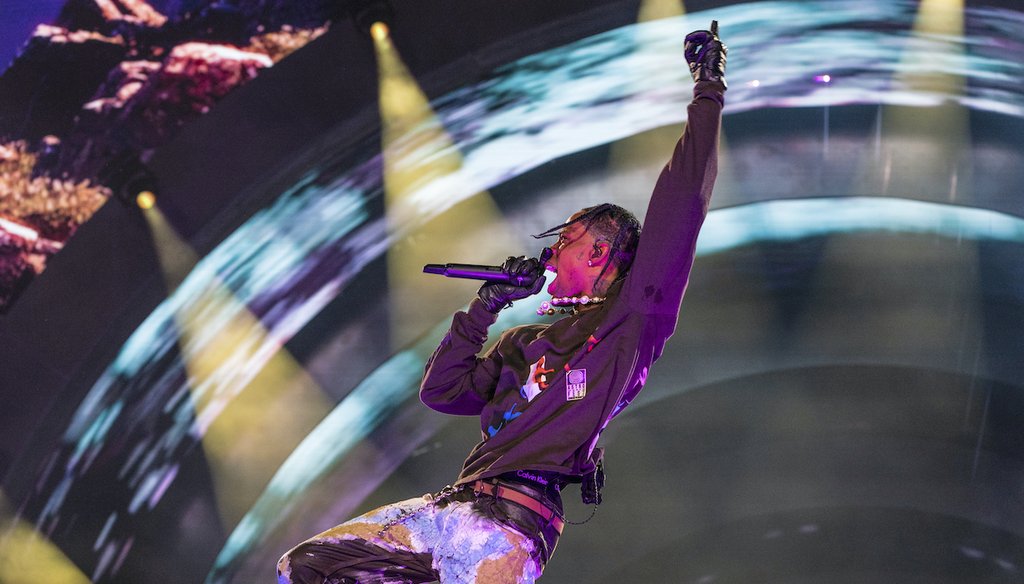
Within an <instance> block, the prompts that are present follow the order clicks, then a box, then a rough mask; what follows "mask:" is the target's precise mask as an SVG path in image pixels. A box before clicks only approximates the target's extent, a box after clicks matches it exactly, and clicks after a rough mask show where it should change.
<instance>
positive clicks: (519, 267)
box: [477, 256, 547, 314]
mask: <svg viewBox="0 0 1024 584" xmlns="http://www.w3.org/2000/svg"><path fill="white" fill-rule="evenodd" d="M501 269H502V270H503V271H505V272H506V273H508V274H512V275H515V276H529V275H536V280H534V281H533V283H532V284H530V285H529V286H516V285H514V284H498V283H496V282H487V283H486V284H484V285H483V286H481V287H480V290H479V291H478V292H477V296H479V297H480V300H482V301H483V303H484V307H486V308H487V310H488V311H490V312H493V313H495V314H497V313H498V311H500V310H501V309H502V308H505V307H507V306H512V301H513V300H519V299H520V298H526V297H527V296H533V295H534V294H536V293H537V292H540V289H541V288H543V287H544V281H545V280H547V278H546V277H545V276H544V264H542V263H541V262H540V260H538V259H536V258H529V259H527V258H525V257H523V256H519V257H517V258H514V257H511V256H509V258H508V259H507V260H505V263H504V264H502V265H501Z"/></svg>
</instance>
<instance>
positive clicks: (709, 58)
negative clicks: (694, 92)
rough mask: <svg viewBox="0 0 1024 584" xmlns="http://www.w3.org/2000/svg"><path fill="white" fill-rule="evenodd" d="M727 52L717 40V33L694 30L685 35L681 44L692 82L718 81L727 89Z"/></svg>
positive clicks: (727, 49)
mask: <svg viewBox="0 0 1024 584" xmlns="http://www.w3.org/2000/svg"><path fill="white" fill-rule="evenodd" d="M715 28H717V26H716V27H715ZM728 52H729V48H728V47H726V46H725V45H723V44H722V41H720V40H718V34H717V31H716V32H711V31H710V30H696V31H694V32H691V33H690V34H688V35H686V42H685V43H684V44H683V53H684V54H685V55H686V62H687V63H688V64H689V65H690V75H693V80H694V81H718V82H720V83H721V84H722V85H723V86H725V87H728V85H727V84H726V83H725V56H726V54H727V53H728Z"/></svg>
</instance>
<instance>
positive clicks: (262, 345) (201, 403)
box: [144, 206, 331, 527]
mask: <svg viewBox="0 0 1024 584" xmlns="http://www.w3.org/2000/svg"><path fill="white" fill-rule="evenodd" d="M144 214H145V217H146V219H147V221H148V222H149V226H150V230H151V232H152V235H153V241H154V243H155V245H156V249H157V254H158V256H159V258H160V263H161V268H162V270H163V273H164V278H165V281H166V283H167V287H168V290H169V291H170V292H173V291H174V290H176V289H177V288H178V286H179V285H180V284H181V283H182V282H183V281H184V279H185V277H186V276H188V274H189V273H190V272H191V271H192V268H193V267H194V266H195V264H196V261H197V257H196V254H195V253H194V252H193V251H192V250H191V249H190V248H189V246H188V245H187V244H186V243H185V242H184V241H182V240H181V238H180V237H179V236H178V235H177V233H175V231H174V229H173V228H172V227H171V226H170V225H169V224H168V223H167V221H166V219H165V218H164V216H163V214H162V213H161V212H160V210H159V208H158V207H156V206H151V207H150V208H149V209H147V210H146V211H145V213H144ZM175 323H176V324H177V326H178V329H179V334H180V338H179V346H180V348H181V355H182V359H183V361H184V365H185V369H186V371H187V372H188V383H189V389H190V390H191V392H192V393H191V396H192V403H193V407H194V408H195V412H196V422H195V424H196V428H197V430H199V432H200V433H201V434H202V436H203V437H202V445H203V450H204V452H205V453H206V456H207V460H208V462H209V464H210V471H211V474H212V476H213V481H214V486H215V490H216V495H217V502H218V506H219V511H220V513H221V518H222V520H223V521H224V524H225V526H227V527H230V526H232V525H234V524H235V523H237V521H238V520H239V519H241V517H242V516H243V515H244V514H245V512H246V511H247V510H248V509H249V508H250V507H251V506H252V504H253V502H255V500H256V499H257V497H259V495H260V493H262V492H263V489H264V487H265V486H266V484H267V482H268V481H269V480H270V478H271V477H272V476H273V474H274V473H275V472H276V471H277V469H278V467H280V465H281V463H282V462H283V461H284V460H285V458H287V457H288V455H289V454H290V453H291V452H292V450H294V449H295V447H296V446H297V445H298V444H299V442H300V441H301V440H302V439H303V438H305V437H306V435H307V434H308V433H309V432H310V431H311V430H312V429H313V428H314V427H315V426H316V424H318V423H319V422H320V421H321V420H322V419H323V417H324V416H325V415H326V414H327V413H328V412H329V411H330V409H331V403H330V402H329V400H328V399H327V398H326V396H325V395H324V393H323V391H322V390H321V389H320V387H319V386H318V385H317V383H316V382H315V381H314V380H313V379H312V378H311V377H310V376H309V374H308V373H307V372H306V371H305V370H304V369H303V368H302V366H301V365H300V364H299V363H297V362H296V361H295V359H294V358H293V357H292V356H291V355H290V354H289V353H288V352H287V351H286V350H285V349H284V348H283V347H281V346H280V345H279V343H277V342H276V341H275V340H274V339H271V338H270V335H269V332H268V331H267V330H266V328H265V327H264V326H263V324H262V323H261V322H260V320H259V318H257V317H256V316H255V315H254V314H252V313H251V312H250V311H249V309H248V308H247V307H246V306H245V304H244V303H243V302H241V301H240V300H238V299H237V298H236V297H235V296H234V295H233V294H232V293H231V291H230V290H229V289H228V288H227V286H225V285H223V283H221V282H219V281H216V280H214V281H211V282H208V283H207V284H206V287H205V289H204V290H202V291H201V292H200V293H199V295H198V297H197V298H195V300H194V301H192V302H190V303H189V304H187V305H184V306H182V307H181V308H180V309H179V310H178V311H177V313H176V314H175Z"/></svg>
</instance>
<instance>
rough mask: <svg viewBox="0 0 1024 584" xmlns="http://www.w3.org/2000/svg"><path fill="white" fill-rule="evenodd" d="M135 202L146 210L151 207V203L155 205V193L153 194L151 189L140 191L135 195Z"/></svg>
mask: <svg viewBox="0 0 1024 584" xmlns="http://www.w3.org/2000/svg"><path fill="white" fill-rule="evenodd" d="M135 203H136V204H137V205H138V206H139V208H140V209H142V210H143V211H148V210H149V209H152V208H153V205H156V195H155V194H153V191H142V192H141V193H139V194H138V195H136V197H135Z"/></svg>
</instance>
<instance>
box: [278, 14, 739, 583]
mask: <svg viewBox="0 0 1024 584" xmlns="http://www.w3.org/2000/svg"><path fill="white" fill-rule="evenodd" d="M684 53H685V56H686V61H687V63H688V64H689V68H690V72H691V74H692V76H693V79H694V81H695V82H696V85H695V87H694V98H693V101H692V102H691V103H690V105H689V106H688V108H687V115H688V119H687V124H686V128H685V130H684V131H683V135H682V137H681V138H680V140H679V142H678V143H677V144H676V147H675V150H674V152H673V153H672V157H671V159H670V160H669V162H668V164H667V165H666V166H665V168H664V170H663V171H662V173H661V176H660V177H659V178H658V182H657V184H656V185H655V187H654V192H653V194H652V195H651V200H650V204H649V206H648V210H647V216H646V219H645V220H644V224H643V234H642V236H641V228H640V223H639V222H638V221H637V219H636V217H634V216H633V214H631V213H630V212H629V211H626V210H625V209H623V208H621V207H619V206H617V205H612V204H602V205H597V206H595V207H590V208H587V209H582V210H580V211H578V212H576V213H574V214H573V215H572V216H570V217H569V218H568V220H567V221H566V222H565V223H562V224H561V225H557V226H555V227H552V228H551V229H549V230H547V231H546V232H544V233H542V234H540V235H538V236H536V237H546V236H557V238H558V239H557V241H555V242H554V243H553V244H552V245H551V246H550V248H546V249H545V253H544V254H542V255H541V257H540V258H536V259H534V258H524V257H518V258H509V259H508V261H506V262H505V264H504V265H502V266H501V267H500V269H499V268H488V267H487V266H469V269H470V271H472V270H473V269H483V271H484V272H485V273H484V274H483V277H485V278H486V277H487V276H488V275H489V274H494V273H501V274H503V275H502V276H501V277H495V278H493V279H492V278H488V279H490V280H492V281H487V282H485V283H484V284H483V286H482V287H481V288H480V290H479V293H478V298H475V299H473V301H472V302H471V303H470V305H469V308H468V310H467V311H465V312H458V313H456V314H455V317H454V319H453V321H452V326H451V329H450V330H449V332H448V334H446V335H445V337H444V339H443V340H442V341H441V344H440V346H438V348H437V350H436V351H435V352H434V354H433V356H432V357H431V358H430V360H429V362H428V363H427V367H426V372H425V374H424V376H423V381H422V384H421V389H420V398H421V399H422V401H423V403H425V404H426V405H427V406H429V407H431V408H433V409H435V410H437V411H439V412H442V413H445V414H456V415H472V416H479V418H480V429H481V432H482V440H481V441H480V443H479V444H477V445H476V447H475V448H473V450H472V451H471V452H470V453H469V456H468V458H467V459H466V461H465V463H464V465H463V467H462V472H461V473H460V474H459V476H458V478H457V479H456V480H455V481H454V483H453V486H450V487H445V488H444V489H442V490H441V491H439V492H437V493H432V494H427V495H423V496H422V497H418V498H414V499H409V500H407V501H402V502H399V503H394V504H391V505H385V506H384V507H381V508H379V509H375V510H373V511H370V512H369V513H366V514H365V515H362V516H360V517H357V518H355V519H352V520H351V521H348V522H346V523H343V524H341V525H339V526H337V527H335V528H333V529H330V530H328V531H326V532H324V533H321V534H319V535H317V536H315V537H313V538H311V539H309V540H308V541H306V542H304V543H302V544H299V545H298V546H296V547H295V548H294V549H292V550H291V551H290V552H288V553H287V554H285V555H284V557H282V558H281V561H280V562H279V564H278V574H279V582H280V583H281V584H284V583H297V584H298V583H302V584H307V583H322V582H329V583H355V582H359V583H362V582H433V581H440V582H441V583H442V584H457V583H458V584H461V583H488V584H492V583H509V584H512V583H526V582H534V581H535V580H536V579H537V578H538V577H539V576H540V575H541V572H542V571H543V570H544V566H545V565H546V564H547V562H548V561H549V560H550V558H551V556H552V554H553V552H554V550H555V545H556V543H557V542H558V538H559V536H560V535H561V534H562V531H563V528H564V527H565V523H566V520H565V517H564V516H563V513H562V500H561V491H562V489H563V488H564V487H565V486H566V485H568V484H570V483H579V484H580V488H581V493H582V497H583V500H584V502H586V503H588V504H593V505H597V504H599V503H600V502H601V492H600V489H601V487H602V485H603V482H604V471H603V464H602V455H603V452H602V449H600V448H598V447H597V441H598V438H599V437H600V435H601V432H602V431H603V430H604V428H605V427H606V426H607V425H608V423H609V422H610V421H611V420H612V419H613V418H614V417H615V416H616V415H618V414H619V413H620V412H621V411H622V409H623V408H625V407H626V406H627V405H629V403H630V402H631V401H632V400H633V398H634V397H635V396H636V395H637V393H638V392H639V391H640V390H641V388H642V387H643V385H644V382H645V381H646V379H647V374H648V370H649V368H650V366H651V364H652V363H654V361H656V360H657V359H658V357H659V356H660V355H661V353H662V349H663V348H664V346H665V342H666V341H667V340H668V338H669V336H671V335H672V333H673V331H674V330H675V327H676V321H677V319H678V316H679V309H680V303H681V301H682V297H683V292H684V290H685V289H686V283H687V280H688V278H689V274H690V268H691V266H692V265H693V260H694V254H695V250H696V244H697V234H698V232H699V231H700V227H701V225H702V223H703V222H704V218H705V216H706V215H707V212H708V205H709V202H710V199H711V190H712V187H713V185H714V182H715V176H716V174H717V150H718V134H719V126H720V124H721V112H722V105H723V103H724V100H723V94H724V92H725V89H726V83H725V61H726V47H725V46H724V45H723V44H722V43H721V42H720V41H719V39H718V34H717V23H712V26H711V30H701V31H696V32H693V33H690V34H689V35H687V36H686V39H685V43H684ZM429 267H430V266H428V268H429ZM442 268H443V266H441V267H438V266H435V270H434V271H435V272H436V271H437V270H441V269H442ZM545 270H549V271H551V272H553V273H554V279H553V280H552V281H551V283H550V284H549V285H548V286H547V292H548V293H549V294H550V295H551V299H550V300H546V301H544V302H542V303H540V304H539V306H538V312H539V313H543V314H545V315H553V314H560V313H564V316H561V317H560V318H558V319H557V320H554V321H553V322H550V323H547V324H532V325H526V326H520V327H515V328H512V329H509V330H506V331H504V332H502V333H501V334H500V336H499V337H498V340H497V342H496V343H495V344H494V346H493V347H492V348H491V349H490V350H488V351H487V352H486V353H485V354H483V355H481V354H480V353H481V352H482V350H483V346H484V343H485V342H486V340H487V337H488V335H489V333H490V331H489V328H490V327H491V325H493V324H494V322H495V320H496V318H497V314H498V312H500V311H501V310H502V309H504V308H505V307H507V306H510V305H511V303H512V302H516V301H521V300H523V299H526V298H528V297H530V296H533V295H535V294H537V293H539V292H540V291H541V289H542V288H543V287H544V283H545V281H546V279H545V277H544V271H545ZM428 271H430V270H428ZM471 277H472V276H471ZM477 277H480V276H479V275H478V276H477ZM495 280H500V281H495ZM549 318H550V317H548V319H549ZM546 320H547V319H546Z"/></svg>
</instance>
